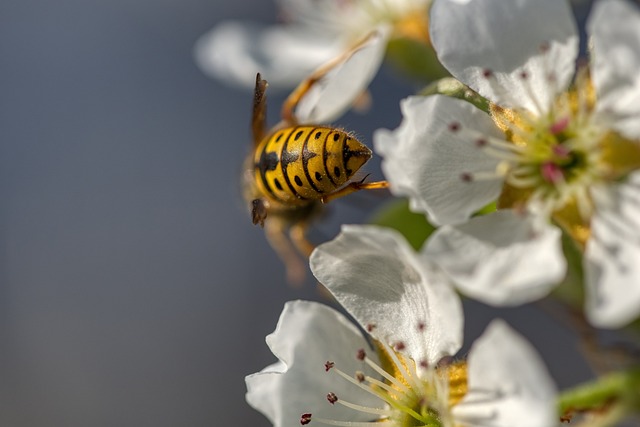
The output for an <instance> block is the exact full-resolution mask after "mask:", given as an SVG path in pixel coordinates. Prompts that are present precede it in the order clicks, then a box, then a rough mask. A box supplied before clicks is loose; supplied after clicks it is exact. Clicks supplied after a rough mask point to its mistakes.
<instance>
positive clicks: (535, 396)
mask: <svg viewBox="0 0 640 427" xmlns="http://www.w3.org/2000/svg"><path fill="white" fill-rule="evenodd" d="M468 381H469V384H468V385H469V392H468V393H467V394H466V395H465V397H464V399H462V401H461V402H460V403H459V404H458V405H456V406H454V407H453V416H454V419H455V420H456V421H457V422H462V423H464V425H465V426H483V427H513V426H518V427H554V426H556V425H558V415H557V414H556V402H555V400H556V394H557V391H556V387H555V385H554V384H553V380H552V379H551V376H550V375H549V372H548V371H547V369H546V367H545V365H544V363H543V361H542V360H541V359H540V356H539V355H538V354H537V353H536V351H535V349H534V348H533V347H532V346H531V344H529V343H528V342H527V341H526V340H525V339H524V338H523V337H522V336H521V335H520V334H518V333H517V332H515V331H514V330H513V329H511V328H510V327H509V326H508V325H507V324H506V323H505V322H504V321H502V320H494V321H493V322H491V324H490V325H489V326H488V327H487V329H486V331H485V332H484V334H483V335H482V336H481V337H480V338H478V340H477V341H476V342H475V343H474V344H473V346H472V347H471V351H470V353H469V359H468Z"/></svg>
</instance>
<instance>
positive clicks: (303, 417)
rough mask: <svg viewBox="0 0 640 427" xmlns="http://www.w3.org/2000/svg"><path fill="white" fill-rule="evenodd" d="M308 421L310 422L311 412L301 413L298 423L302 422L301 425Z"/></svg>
mask: <svg viewBox="0 0 640 427" xmlns="http://www.w3.org/2000/svg"><path fill="white" fill-rule="evenodd" d="M310 422H311V414H302V415H301V416H300V424H302V425H303V426H306V425H307V424H309V423H310Z"/></svg>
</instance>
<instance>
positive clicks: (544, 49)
mask: <svg viewBox="0 0 640 427" xmlns="http://www.w3.org/2000/svg"><path fill="white" fill-rule="evenodd" d="M549 49H551V44H549V42H548V41H544V42H542V43H541V44H540V52H542V53H547V52H549Z"/></svg>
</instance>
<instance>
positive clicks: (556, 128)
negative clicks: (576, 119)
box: [549, 117, 570, 135]
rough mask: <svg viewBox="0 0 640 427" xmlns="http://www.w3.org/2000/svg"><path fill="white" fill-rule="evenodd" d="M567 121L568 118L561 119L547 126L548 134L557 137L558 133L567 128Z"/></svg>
mask: <svg viewBox="0 0 640 427" xmlns="http://www.w3.org/2000/svg"><path fill="white" fill-rule="evenodd" d="M569 121H570V119H569V117H563V118H561V119H560V120H558V121H556V122H555V123H553V124H552V125H551V126H549V132H551V133H552V134H553V135H558V134H559V133H561V132H563V131H564V130H565V129H567V127H568V126H569Z"/></svg>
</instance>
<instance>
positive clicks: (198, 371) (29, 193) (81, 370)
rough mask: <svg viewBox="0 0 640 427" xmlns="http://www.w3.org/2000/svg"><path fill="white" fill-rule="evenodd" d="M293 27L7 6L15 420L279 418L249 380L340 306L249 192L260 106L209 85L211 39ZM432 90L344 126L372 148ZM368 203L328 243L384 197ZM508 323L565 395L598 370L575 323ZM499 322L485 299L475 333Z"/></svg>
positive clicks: (531, 317) (72, 7) (376, 91)
mask: <svg viewBox="0 0 640 427" xmlns="http://www.w3.org/2000/svg"><path fill="white" fill-rule="evenodd" d="M276 14H277V13H276V10H275V6H274V5H273V3H272V2H270V1H264V0H255V1H237V0H181V1H177V0H155V1H151V0H110V1H106V0H101V1H98V0H58V1H55V2H53V1H45V0H4V1H3V2H2V4H1V5H0V55H1V57H0V58H1V68H0V69H1V73H0V426H12V427H13V426H15V427H33V426H37V427H39V426H48V427H49V426H77V427H80V426H83V427H87V426H91V427H93V426H96V427H101V426H104V427H107V426H109V427H112V426H154V427H163V426H222V425H229V426H231V425H234V426H238V425H256V426H267V425H268V422H267V421H266V420H265V419H264V418H263V417H262V416H261V415H260V414H258V413H257V412H254V411H253V410H252V409H250V408H249V407H248V406H247V405H246V404H245V402H244V391H245V388H244V381H243V378H244V376H245V375H246V374H249V373H251V372H255V371H257V370H260V369H261V368H262V367H263V366H265V365H267V364H269V363H271V362H273V360H274V359H273V356H272V355H271V354H270V353H269V351H268V349H267V347H266V345H265V344H264V336H265V335H266V334H268V333H270V332H271V331H272V330H273V328H274V327H275V324H276V321H277V319H278V316H279V313H280V310H281V309H282V306H283V304H284V302H285V301H287V300H291V299H296V298H307V299H320V298H321V297H320V295H319V294H318V293H317V291H316V289H315V288H314V286H313V282H311V281H310V282H309V283H308V285H307V286H305V287H304V288H302V289H293V288H290V287H288V286H287V285H286V283H285V280H284V270H283V267H282V265H281V263H280V261H279V260H278V259H277V257H276V256H275V254H274V253H273V252H272V251H271V249H270V248H269V247H268V245H267V244H266V242H265V239H264V236H263V234H262V232H261V230H260V229H258V228H255V227H253V226H252V225H251V223H250V221H249V218H248V215H247V213H246V212H245V209H244V205H243V203H242V201H241V199H240V197H239V185H238V176H239V173H240V164H241V162H242V159H243V157H244V155H245V154H246V152H247V149H248V147H249V143H248V141H249V129H248V122H249V112H250V107H251V93H250V92H247V91H243V90H239V89H234V88H229V87H225V86H223V85H222V84H220V83H219V82H216V81H213V80H211V79H209V78H207V77H205V76H204V75H203V74H202V73H201V72H200V71H199V70H198V69H197V67H196V65H195V63H194V61H193V58H192V46H193V43H194V42H195V40H196V39H197V38H198V37H199V36H200V35H201V34H203V33H204V32H205V31H207V30H208V29H210V28H211V27H212V26H213V25H214V24H215V23H216V22H219V21H221V20H225V19H230V18H243V19H253V20H257V21H263V22H271V21H275V19H276ZM256 71H258V70H256ZM265 77H266V78H267V79H268V77H269V76H265ZM416 88H417V87H414V86H411V85H409V84H407V83H406V82H403V80H402V79H400V78H399V77H398V76H396V75H395V74H394V73H393V72H391V71H389V70H388V69H386V68H385V69H383V70H382V72H381V73H380V75H379V76H378V78H377V79H376V81H375V82H374V85H373V87H372V92H373V97H374V105H373V109H372V111H371V112H370V113H369V114H368V115H367V116H358V115H355V114H349V115H347V116H346V117H345V118H343V119H342V120H341V121H340V125H342V126H344V127H346V128H349V129H353V130H355V131H356V132H357V133H358V134H359V135H361V136H363V139H364V140H365V141H366V142H367V143H368V144H369V145H370V143H371V134H372V132H373V130H374V129H375V128H378V127H388V128H394V127H396V126H397V125H398V124H399V120H400V112H399V108H398V101H399V100H400V99H401V98H402V97H404V96H407V95H408V94H410V93H412V92H413V91H414V90H415V89H416ZM284 95H285V94H282V93H281V94H270V99H269V101H270V102H269V105H270V106H271V110H270V120H271V123H274V122H275V121H276V120H277V116H276V114H277V111H278V109H279V105H280V103H281V102H282V100H283V98H284ZM369 171H370V172H373V176H374V177H380V175H379V171H378V166H377V164H376V163H375V162H373V163H372V164H371V165H370V166H369ZM352 199H353V200H352V201H346V200H345V201H340V202H337V203H335V206H333V209H332V214H331V216H330V218H329V220H328V221H327V222H326V223H324V224H322V225H320V226H319V227H318V229H317V230H316V231H315V232H314V233H313V237H314V239H315V240H316V241H322V240H326V239H329V238H331V237H332V235H333V234H334V233H336V232H337V229H338V225H339V224H340V223H343V222H356V221H362V219H363V218H365V217H366V216H367V214H368V213H369V212H368V210H369V206H370V205H371V204H372V202H373V203H375V202H376V200H373V201H372V200H371V196H364V195H363V196H361V195H354V196H353V198H352ZM499 314H500V315H501V316H503V317H506V318H507V319H508V320H509V321H510V322H511V324H512V325H514V326H515V327H516V328H517V329H518V330H520V331H521V332H523V333H525V334H527V335H528V336H529V338H530V339H531V340H532V341H533V342H534V344H535V345H536V346H537V347H539V348H540V349H541V351H542V354H543V356H544V358H545V360H546V361H547V362H548V363H549V364H550V369H551V371H552V373H553V374H554V375H555V377H556V379H557V381H558V382H559V383H560V384H561V385H565V386H566V385H571V384H574V383H576V382H578V381H580V380H582V379H584V378H586V377H587V376H588V375H589V371H588V369H587V367H586V365H585V364H584V363H583V362H582V361H581V360H580V359H579V358H578V356H577V354H576V342H575V341H574V340H573V338H572V337H571V336H570V335H569V334H568V331H567V330H566V329H565V328H564V327H563V326H560V325H558V324H556V323H554V322H553V321H552V320H550V318H549V317H547V316H546V315H544V314H540V313H539V312H538V311H537V310H535V309H533V308H530V307H526V308H523V309H521V310H517V311H516V310H502V311H501V312H499ZM494 315H495V312H494V311H491V310H489V309H487V308H486V307H483V306H481V305H470V304H468V305H467V317H468V321H467V329H468V340H469V341H470V340H471V339H473V338H474V337H475V336H477V335H479V334H480V333H481V331H482V330H483V329H484V326H485V325H486V324H487V322H488V321H489V320H490V319H491V317H492V316H494ZM576 358H578V359H576ZM576 360H577V362H576Z"/></svg>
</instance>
